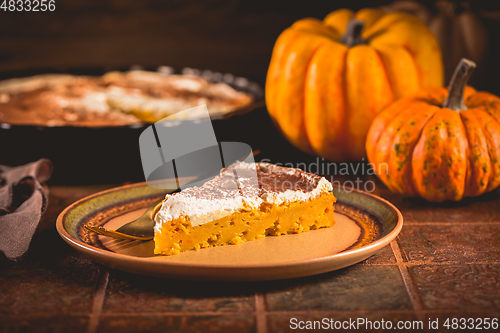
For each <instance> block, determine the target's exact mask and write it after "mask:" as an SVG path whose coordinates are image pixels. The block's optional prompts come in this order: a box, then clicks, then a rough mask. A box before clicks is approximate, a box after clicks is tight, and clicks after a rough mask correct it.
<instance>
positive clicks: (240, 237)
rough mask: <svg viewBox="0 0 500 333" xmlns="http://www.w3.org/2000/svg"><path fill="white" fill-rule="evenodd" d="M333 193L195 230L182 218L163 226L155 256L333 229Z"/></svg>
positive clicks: (265, 208)
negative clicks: (320, 229) (268, 237)
mask: <svg viewBox="0 0 500 333" xmlns="http://www.w3.org/2000/svg"><path fill="white" fill-rule="evenodd" d="M335 200H336V199H335V197H334V196H333V194H332V193H323V194H322V195H320V196H319V197H318V198H316V199H312V200H309V201H298V202H292V203H285V204H282V205H275V204H270V203H262V204H261V205H260V207H259V209H256V210H249V211H244V210H242V211H240V212H236V213H233V214H231V215H228V216H225V217H223V218H221V219H218V220H215V221H213V222H209V223H206V224H203V225H200V226H196V227H192V226H191V223H190V222H189V218H187V217H186V216H181V217H179V218H177V219H174V220H172V221H171V222H169V223H165V224H163V226H162V227H161V228H160V231H161V232H160V233H156V235H155V239H154V240H155V254H163V255H173V254H179V253H180V252H185V251H191V250H199V249H202V248H208V247H215V246H223V245H234V244H239V243H243V242H247V241H252V240H256V239H260V238H264V237H266V236H280V235H286V234H300V233H302V232H307V231H310V230H316V229H319V228H327V227H331V226H333V224H334V223H335V222H334V219H333V211H334V207H333V203H334V202H335Z"/></svg>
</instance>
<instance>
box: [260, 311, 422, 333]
mask: <svg viewBox="0 0 500 333" xmlns="http://www.w3.org/2000/svg"><path fill="white" fill-rule="evenodd" d="M398 322H402V323H401V324H399V325H404V324H405V322H407V323H406V325H408V326H407V327H410V326H409V325H412V326H411V327H412V328H413V329H410V330H408V331H411V332H419V329H418V328H422V326H423V325H424V322H423V321H419V320H418V319H417V318H416V317H415V315H414V314H412V313H390V312H389V313H384V312H375V313H343V314H342V313H321V314H317V313H307V314H270V315H269V316H268V330H269V332H273V333H281V332H293V331H301V330H307V331H308V332H327V331H360V332H383V331H390V330H395V329H396V328H397V327H398V326H397V325H398ZM342 326H344V327H342ZM301 328H302V329H301Z"/></svg>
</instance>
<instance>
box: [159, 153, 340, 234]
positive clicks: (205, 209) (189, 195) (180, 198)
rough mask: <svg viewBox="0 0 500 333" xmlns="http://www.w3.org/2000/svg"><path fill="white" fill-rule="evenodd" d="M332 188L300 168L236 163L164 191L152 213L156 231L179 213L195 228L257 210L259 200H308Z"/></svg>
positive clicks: (329, 184)
mask: <svg viewBox="0 0 500 333" xmlns="http://www.w3.org/2000/svg"><path fill="white" fill-rule="evenodd" d="M332 189H333V187H332V184H331V183H330V182H329V181H328V180H326V179H325V178H324V177H320V176H317V175H314V174H310V173H307V172H304V171H302V170H300V169H295V168H285V167H281V166H277V165H273V164H270V163H245V162H239V163H236V164H233V165H231V166H230V167H228V168H226V169H224V170H223V171H222V172H221V174H220V175H219V176H217V177H215V178H214V179H212V180H210V181H208V182H206V183H205V184H203V186H201V187H192V188H187V189H184V190H183V191H181V192H179V193H175V194H171V195H170V194H167V196H166V197H165V200H164V202H163V204H162V207H161V209H160V210H159V211H158V213H157V214H156V216H155V222H156V225H155V232H160V228H161V227H162V225H163V223H166V222H169V221H172V220H174V219H176V218H179V217H180V216H188V217H189V221H190V222H191V225H192V226H193V227H194V226H198V225H202V224H205V223H208V222H212V221H214V220H216V219H219V218H222V217H224V216H227V215H229V214H232V213H234V212H237V211H240V210H251V209H257V208H259V207H260V205H261V204H262V203H271V204H276V205H282V204H287V203H291V202H296V201H308V200H311V199H315V198H317V197H318V196H319V195H321V194H322V193H325V192H330V191H332Z"/></svg>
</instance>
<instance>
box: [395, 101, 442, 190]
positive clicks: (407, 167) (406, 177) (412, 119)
mask: <svg viewBox="0 0 500 333" xmlns="http://www.w3.org/2000/svg"><path fill="white" fill-rule="evenodd" d="M424 106H425V105H424ZM422 107H423V105H420V104H414V105H411V106H410V107H409V108H407V109H406V112H402V113H400V114H399V115H398V116H397V117H396V118H402V119H401V121H402V122H401V123H402V126H400V128H399V129H398V131H396V132H395V133H394V135H393V137H392V140H391V147H394V149H391V150H390V154H389V158H388V160H389V162H390V165H392V166H394V167H395V168H396V170H394V172H393V174H395V175H399V174H401V177H393V178H397V179H395V184H396V185H397V184H400V185H401V187H400V189H399V193H401V194H404V193H409V195H410V196H416V195H417V193H418V192H417V190H416V188H415V186H414V184H413V181H412V179H413V154H412V153H413V150H414V149H415V146H416V145H417V144H418V142H419V140H420V137H421V135H422V129H423V128H424V127H425V125H426V124H427V122H428V121H429V120H430V119H431V118H432V117H433V116H434V114H436V112H438V111H439V109H438V108H431V110H432V111H431V112H429V113H428V114H427V112H424V111H422ZM421 117H424V119H423V121H422V123H421V124H419V126H418V128H417V127H416V126H417V124H418V122H419V119H420V118H421ZM396 118H395V120H396ZM408 126H415V127H414V130H413V131H415V132H416V134H417V135H416V138H415V139H414V140H404V138H405V136H406V137H410V138H411V134H412V132H410V131H409V130H408V129H407V127H408ZM404 132H407V135H405V134H404ZM398 138H401V139H399V142H396V140H398ZM402 145H404V146H405V147H403V146H402ZM401 149H404V151H402V152H400V150H401ZM405 151H406V153H405ZM400 153H402V154H404V155H406V158H405V159H404V161H402V162H400V161H399V160H400V159H399V156H398V155H399V154H400ZM391 162H394V163H391ZM399 178H401V179H399ZM405 187H406V188H405Z"/></svg>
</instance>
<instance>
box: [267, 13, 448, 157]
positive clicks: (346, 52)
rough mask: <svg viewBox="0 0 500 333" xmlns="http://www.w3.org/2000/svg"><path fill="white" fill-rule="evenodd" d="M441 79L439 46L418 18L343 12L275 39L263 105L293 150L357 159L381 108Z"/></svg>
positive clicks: (305, 22) (304, 22)
mask: <svg viewBox="0 0 500 333" xmlns="http://www.w3.org/2000/svg"><path fill="white" fill-rule="evenodd" d="M442 80H443V67H442V62H441V53H440V50H439V46H438V44H437V41H436V39H435V38H434V36H433V35H432V33H431V32H430V31H429V30H428V29H427V27H426V26H425V24H424V23H423V22H422V21H421V20H420V19H419V18H417V17H415V16H412V15H409V14H404V13H390V14H384V13H383V12H382V11H381V10H377V9H364V10H361V11H359V12H357V13H356V14H354V13H353V12H352V11H350V10H347V9H341V10H338V11H335V12H332V13H330V14H329V15H328V16H327V17H326V18H325V19H324V20H323V21H319V20H317V19H312V18H306V19H302V20H299V21H297V22H295V23H294V24H293V25H292V26H291V27H290V28H288V29H286V30H285V31H283V33H282V34H281V35H280V36H279V38H278V40H277V41H276V45H275V47H274V50H273V55H272V59H271V63H270V65H269V71H268V74H267V81H266V104H267V108H268V110H269V113H270V115H271V117H272V118H273V120H274V121H275V123H276V124H277V125H278V126H279V128H280V129H281V131H282V132H283V134H284V135H285V136H286V138H288V140H289V141H290V142H291V143H292V144H294V145H295V146H296V147H298V148H299V149H301V150H303V151H305V152H308V153H310V154H316V155H320V156H323V157H326V158H327V159H330V160H332V161H342V160H361V159H362V157H364V156H365V138H366V134H367V132H368V128H369V126H370V124H371V122H372V120H373V118H374V117H375V115H376V114H377V113H378V112H379V111H380V110H381V109H383V108H384V107H386V106H387V105H388V104H390V103H391V102H392V101H393V100H394V99H398V98H400V97H403V96H407V95H409V94H413V93H415V92H417V91H418V90H419V89H421V88H422V87H424V88H428V87H440V86H442Z"/></svg>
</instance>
